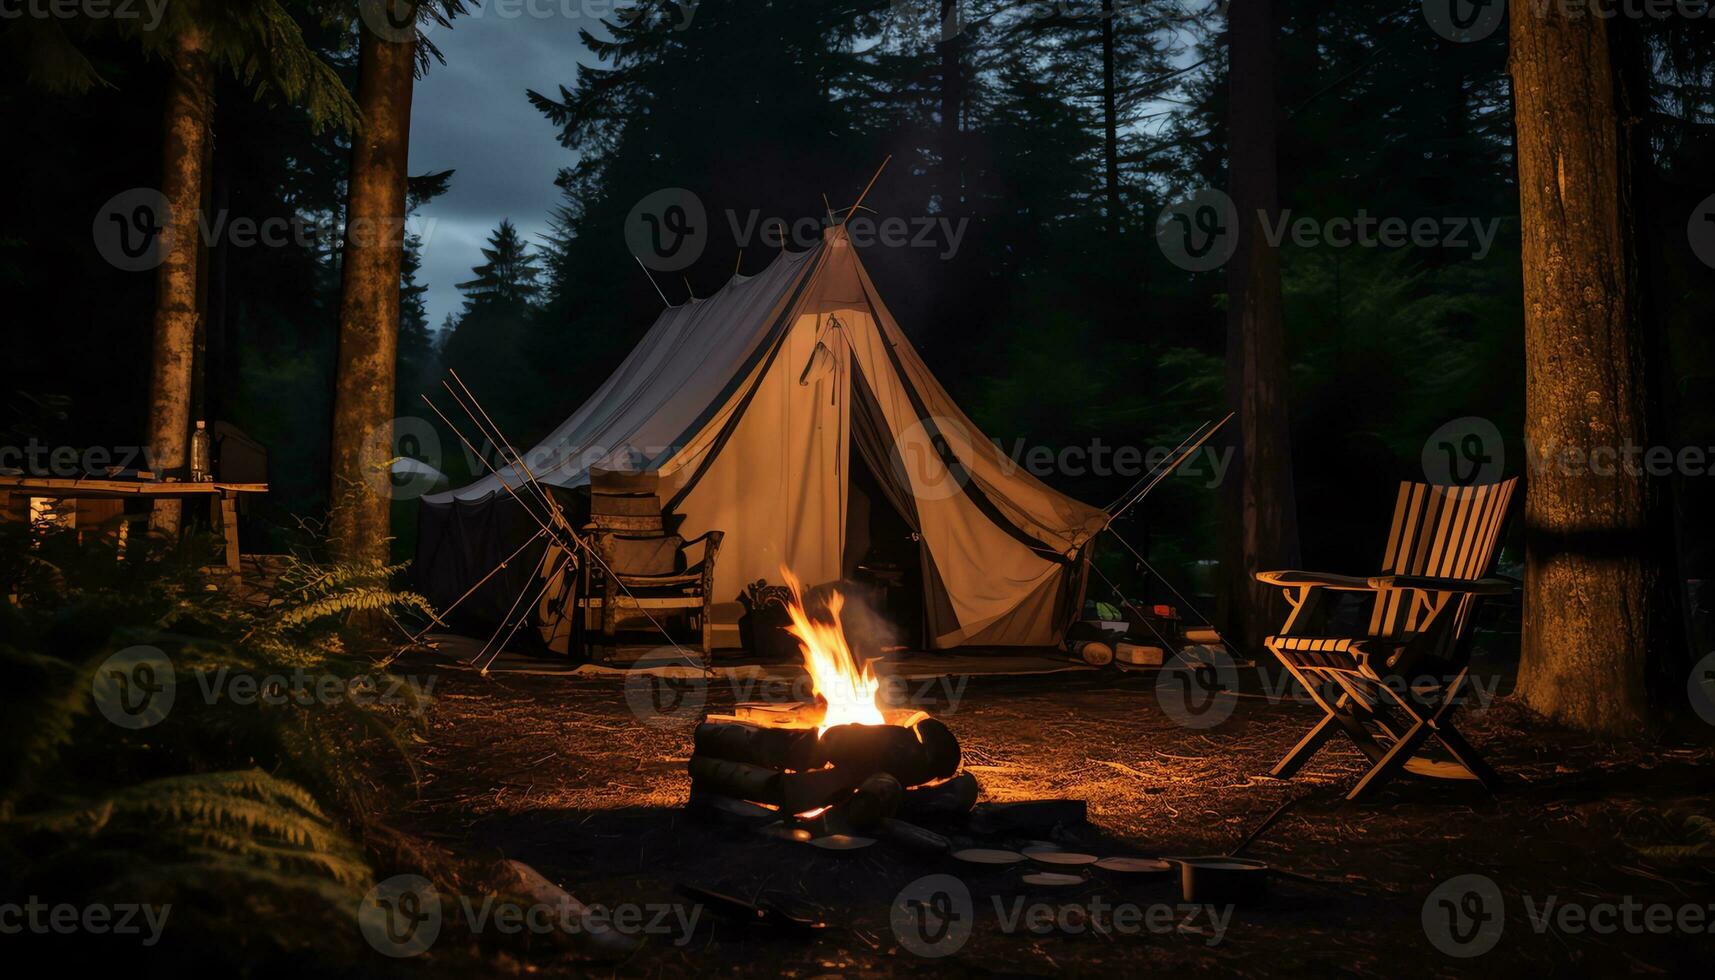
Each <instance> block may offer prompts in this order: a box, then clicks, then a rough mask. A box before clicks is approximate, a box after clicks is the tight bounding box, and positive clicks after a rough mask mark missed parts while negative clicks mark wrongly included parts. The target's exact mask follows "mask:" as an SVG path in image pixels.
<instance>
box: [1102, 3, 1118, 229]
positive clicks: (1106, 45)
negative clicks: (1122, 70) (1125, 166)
mask: <svg viewBox="0 0 1715 980" xmlns="http://www.w3.org/2000/svg"><path fill="white" fill-rule="evenodd" d="M1119 146H1120V141H1119V109H1118V106H1117V104H1116V98H1115V94H1114V0H1102V163H1103V169H1104V170H1105V171H1106V176H1107V185H1108V187H1107V191H1108V234H1109V235H1110V236H1115V235H1118V234H1119V230H1120V150H1119Z"/></svg>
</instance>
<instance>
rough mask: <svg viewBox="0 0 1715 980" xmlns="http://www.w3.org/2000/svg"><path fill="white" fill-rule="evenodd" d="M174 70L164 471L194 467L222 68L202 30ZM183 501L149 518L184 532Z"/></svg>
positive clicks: (165, 232) (159, 356)
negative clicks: (207, 185) (205, 230)
mask: <svg viewBox="0 0 1715 980" xmlns="http://www.w3.org/2000/svg"><path fill="white" fill-rule="evenodd" d="M172 44H173V46H172V53H171V55H170V69H171V77H170V79H169V81H168V83H167V107H166V114H165V117H164V119H163V129H164V137H163V142H162V150H161V156H162V166H161V195H162V197H163V198H165V200H166V205H167V213H166V214H165V215H164V216H162V232H161V234H162V236H163V252H162V261H161V266H160V271H159V272H158V273H157V276H158V283H157V285H156V291H155V324H154V328H155V337H154V347H153V351H152V353H151V357H150V366H149V367H150V374H149V432H148V440H149V452H150V461H151V463H152V465H153V466H154V468H155V471H156V473H157V474H158V475H162V476H176V477H178V478H180V479H183V478H184V477H185V476H186V475H187V474H186V463H187V460H186V448H187V444H188V443H189V440H190V427H191V421H190V412H191V377H192V365H193V363H194V361H195V355H196V349H195V347H196V333H197V297H198V290H197V279H198V276H197V270H198V266H199V264H200V261H201V252H202V240H201V236H200V234H199V222H198V220H197V219H198V217H199V216H200V213H201V210H202V196H203V173H204V165H205V161H206V160H207V152H206V151H207V148H208V144H209V120H210V116H211V114H212V112H213V109H214V72H213V69H212V68H211V67H210V66H209V63H208V52H207V49H206V47H205V42H204V38H203V36H202V32H201V31H200V30H199V29H197V28H196V27H187V28H185V29H184V30H183V31H180V32H179V33H178V34H177V35H176V36H175V37H174V38H173V42H172ZM179 516H180V505H179V502H178V501H176V500H164V499H163V500H157V501H156V502H155V506H154V509H153V511H151V513H150V517H149V525H150V527H151V528H153V529H154V530H157V531H160V532H162V533H164V534H169V535H172V534H177V533H178V530H179Z"/></svg>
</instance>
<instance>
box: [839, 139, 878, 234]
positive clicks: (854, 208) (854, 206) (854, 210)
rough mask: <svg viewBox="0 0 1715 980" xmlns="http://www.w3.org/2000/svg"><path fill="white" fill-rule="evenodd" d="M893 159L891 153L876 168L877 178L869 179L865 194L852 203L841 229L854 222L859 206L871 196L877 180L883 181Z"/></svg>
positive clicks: (865, 186)
mask: <svg viewBox="0 0 1715 980" xmlns="http://www.w3.org/2000/svg"><path fill="white" fill-rule="evenodd" d="M892 159H893V154H891V153H889V154H888V155H887V158H886V159H884V160H882V161H881V166H879V167H876V168H875V176H873V177H871V178H870V179H869V183H867V184H865V185H863V193H862V194H859V195H858V198H857V200H856V201H854V202H852V206H851V208H850V209H849V210H848V211H846V216H845V217H844V218H841V219H840V227H841V228H844V227H845V226H846V222H848V221H850V220H852V215H853V214H856V213H857V209H858V205H859V204H862V203H863V199H864V198H866V197H868V196H869V189H870V188H871V187H874V186H875V182H876V181H877V180H880V179H881V172H882V171H883V170H886V169H887V164H888V161H890V160H892ZM829 217H830V218H832V215H829Z"/></svg>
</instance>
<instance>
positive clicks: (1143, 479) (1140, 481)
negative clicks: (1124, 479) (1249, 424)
mask: <svg viewBox="0 0 1715 980" xmlns="http://www.w3.org/2000/svg"><path fill="white" fill-rule="evenodd" d="M1208 424H1209V423H1207V422H1200V423H1198V425H1197V427H1196V428H1195V429H1192V430H1191V434H1190V435H1188V436H1186V437H1185V438H1183V439H1181V440H1179V445H1177V446H1174V447H1173V451H1172V452H1170V453H1168V454H1167V459H1172V458H1173V457H1175V456H1177V455H1179V453H1180V451H1181V450H1183V449H1184V448H1185V446H1186V444H1187V443H1189V442H1190V441H1191V440H1193V439H1195V438H1197V437H1198V436H1199V435H1201V434H1202V432H1203V427H1204V426H1206V425H1208ZM1166 462H1167V460H1166V459H1164V460H1162V461H1161V462H1160V463H1157V464H1155V465H1154V466H1152V467H1150V469H1149V472H1147V473H1145V474H1143V475H1142V476H1140V477H1138V478H1137V481H1136V482H1134V483H1133V484H1132V485H1131V486H1129V487H1126V488H1125V492H1124V493H1122V494H1120V495H1119V496H1117V497H1115V498H1114V502H1113V503H1111V504H1109V505H1107V506H1106V507H1104V508H1102V509H1103V510H1104V511H1111V510H1113V509H1114V508H1116V507H1118V506H1119V505H1120V504H1123V503H1125V502H1126V501H1127V500H1130V499H1131V495H1132V494H1133V493H1136V492H1137V489H1138V488H1139V487H1141V486H1143V485H1144V484H1146V483H1148V482H1149V481H1150V480H1153V479H1155V474H1156V473H1158V472H1160V471H1161V467H1162V465H1163V464H1165V463H1166Z"/></svg>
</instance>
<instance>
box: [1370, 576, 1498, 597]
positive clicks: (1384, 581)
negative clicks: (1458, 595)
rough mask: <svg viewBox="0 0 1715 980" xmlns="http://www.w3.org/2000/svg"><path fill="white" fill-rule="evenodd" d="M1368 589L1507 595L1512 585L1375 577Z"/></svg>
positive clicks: (1482, 580) (1493, 581)
mask: <svg viewBox="0 0 1715 980" xmlns="http://www.w3.org/2000/svg"><path fill="white" fill-rule="evenodd" d="M1370 587H1371V588H1373V589H1375V590H1377V591H1383V590H1386V589H1417V590H1420V591H1423V592H1463V593H1466V594H1469V595H1507V594H1509V593H1511V592H1512V590H1513V583H1512V582H1510V581H1508V580H1506V579H1504V578H1480V579H1463V578H1436V577H1435V576H1433V575H1377V576H1375V577H1374V578H1372V579H1370Z"/></svg>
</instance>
